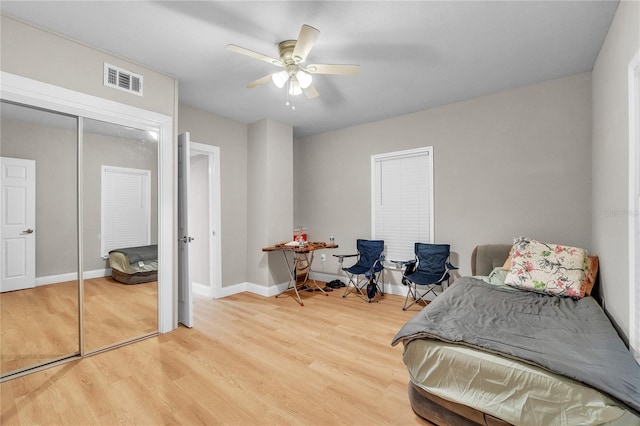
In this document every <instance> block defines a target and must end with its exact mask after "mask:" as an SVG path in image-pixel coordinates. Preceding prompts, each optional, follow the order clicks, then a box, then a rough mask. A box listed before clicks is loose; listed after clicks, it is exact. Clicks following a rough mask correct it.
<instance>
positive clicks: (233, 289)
mask: <svg viewBox="0 0 640 426" xmlns="http://www.w3.org/2000/svg"><path fill="white" fill-rule="evenodd" d="M313 276H314V277H315V279H316V280H317V281H322V282H325V283H328V282H331V281H333V280H340V281H342V282H343V283H345V284H346V283H347V278H346V277H345V276H344V275H335V274H326V273H323V272H315V271H314V272H313ZM380 284H381V285H382V287H383V291H384V292H385V294H394V295H396V296H402V297H405V296H406V295H407V287H406V286H404V285H402V284H391V283H380ZM286 289H287V283H280V284H276V285H271V286H268V287H265V286H263V285H260V284H254V283H249V282H244V283H238V284H234V285H232V286H228V287H222V291H221V293H220V294H217V295H216V296H215V297H216V298H222V297H227V296H232V295H234V294H238V293H242V292H244V291H247V292H250V293H253V294H257V295H259V296H264V297H272V296H276V295H278V294H280V293H282V292H283V291H285V290H286ZM194 291H195V290H194Z"/></svg>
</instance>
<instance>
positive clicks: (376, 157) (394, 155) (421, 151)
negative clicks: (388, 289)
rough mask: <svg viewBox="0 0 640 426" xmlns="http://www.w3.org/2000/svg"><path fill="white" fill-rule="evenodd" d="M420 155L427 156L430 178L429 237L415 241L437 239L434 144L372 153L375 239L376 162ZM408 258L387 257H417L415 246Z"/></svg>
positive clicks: (424, 241) (372, 226) (372, 215)
mask: <svg viewBox="0 0 640 426" xmlns="http://www.w3.org/2000/svg"><path fill="white" fill-rule="evenodd" d="M418 156H427V161H428V167H429V170H428V171H427V175H428V180H429V182H428V183H427V185H428V188H427V190H428V192H429V194H428V202H429V237H428V238H427V239H424V238H419V237H416V240H415V242H422V243H433V242H434V241H435V204H434V198H435V197H434V192H435V183H434V158H433V146H425V147H420V148H414V149H407V150H402V151H393V152H387V153H382V154H373V155H371V236H372V238H373V239H377V238H378V237H377V235H378V232H376V193H377V188H378V182H377V176H376V164H377V163H378V162H384V161H386V160H397V159H401V158H413V157H418ZM387 253H388V249H387V242H386V241H385V254H387ZM407 256H409V257H407V258H406V259H404V258H403V259H391V258H389V257H387V260H388V261H396V260H411V259H413V258H414V257H415V255H414V253H413V246H411V253H410V255H409V254H407Z"/></svg>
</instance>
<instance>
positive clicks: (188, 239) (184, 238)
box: [180, 237, 195, 243]
mask: <svg viewBox="0 0 640 426" xmlns="http://www.w3.org/2000/svg"><path fill="white" fill-rule="evenodd" d="M193 240H195V238H193V237H182V238H180V241H182V242H183V243H190V242H191V241H193Z"/></svg>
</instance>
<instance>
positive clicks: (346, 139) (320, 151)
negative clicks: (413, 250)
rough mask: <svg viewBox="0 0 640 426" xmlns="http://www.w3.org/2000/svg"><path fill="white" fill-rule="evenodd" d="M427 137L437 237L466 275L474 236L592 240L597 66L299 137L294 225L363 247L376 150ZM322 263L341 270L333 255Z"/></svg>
mask: <svg viewBox="0 0 640 426" xmlns="http://www.w3.org/2000/svg"><path fill="white" fill-rule="evenodd" d="M380 107H381V108H384V105H381V106H380ZM421 146H433V147H434V170H435V173H434V181H435V182H434V183H435V242H438V243H450V244H451V246H452V247H451V248H452V251H453V252H454V256H453V258H454V262H455V263H457V265H458V266H460V268H461V269H460V273H461V274H462V275H468V274H470V272H471V271H470V257H471V251H472V249H473V247H474V246H475V245H477V244H486V243H511V242H512V240H513V238H514V237H517V236H519V235H524V236H530V237H532V238H536V239H540V240H544V241H549V242H557V243H562V244H567V245H576V246H580V247H584V248H586V249H590V245H591V238H590V230H591V213H590V208H591V203H590V201H591V75H590V73H583V74H579V75H574V76H570V77H566V78H562V79H558V80H553V81H548V82H545V83H542V84H537V85H534V86H529V87H524V88H520V89H516V90H512V91H508V92H504V93H499V94H495V95H491V96H485V97H481V98H477V99H472V100H469V101H465V102H460V103H455V104H451V105H447V106H444V107H440V108H434V109H430V110H426V111H422V112H418V113H414V114H410V115H405V116H400V117H395V118H392V119H388V120H384V121H378V122H374V123H370V124H365V125H361V126H357V127H351V128H347V129H343V130H338V131H333V132H328V133H323V134H319V135H315V136H310V137H307V138H304V139H300V140H296V141H295V144H294V176H295V179H294V182H295V184H294V191H295V197H294V199H295V211H294V221H295V223H296V224H300V225H306V226H307V227H308V231H309V238H310V239H312V240H321V241H322V240H326V239H327V238H328V236H329V234H330V233H333V234H334V235H335V237H336V242H337V243H338V244H339V245H340V248H339V249H338V250H336V252H341V253H349V252H354V250H355V239H356V238H369V237H370V236H371V207H370V204H371V201H370V192H371V183H370V156H371V155H372V154H379V153H384V152H390V151H397V150H403V149H410V148H416V147H421ZM314 267H315V268H314V269H316V270H324V272H327V273H337V271H338V268H337V263H336V262H335V261H334V258H333V257H332V256H327V261H326V262H325V264H322V263H320V262H318V263H316V264H314Z"/></svg>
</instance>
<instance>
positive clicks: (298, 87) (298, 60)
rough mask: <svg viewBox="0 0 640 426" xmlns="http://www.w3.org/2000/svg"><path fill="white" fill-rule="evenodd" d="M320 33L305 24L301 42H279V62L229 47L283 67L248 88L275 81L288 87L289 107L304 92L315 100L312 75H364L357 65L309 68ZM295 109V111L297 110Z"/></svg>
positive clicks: (232, 46) (250, 51)
mask: <svg viewBox="0 0 640 426" xmlns="http://www.w3.org/2000/svg"><path fill="white" fill-rule="evenodd" d="M319 34H320V31H318V30H317V29H316V28H314V27H312V26H310V25H306V24H305V25H303V26H302V28H301V29H300V34H299V35H298V40H285V41H282V42H280V43H278V54H279V56H280V57H279V59H276V58H272V57H270V56H267V55H263V54H262V53H258V52H254V51H253V50H249V49H246V48H244V47H240V46H237V45H235V44H229V45H227V49H228V50H230V51H232V52H236V53H240V54H241V55H245V56H249V57H251V58H255V59H259V60H261V61H264V62H268V63H270V64H273V65H275V66H277V67H280V68H283V70H281V71H277V72H274V73H271V74H268V75H265V76H264V77H262V78H259V79H257V80H254V81H252V82H250V83H249V84H247V87H248V88H250V89H251V88H254V87H257V86H259V85H261V84H265V83H268V82H269V80H271V81H273V83H274V84H275V85H276V86H278V88H283V87H284V86H285V85H286V84H288V88H287V105H289V95H291V96H297V95H299V94H301V93H304V94H305V96H306V97H307V98H308V99H313V98H315V97H317V96H318V95H319V93H318V90H317V89H316V88H315V87H314V85H313V83H312V80H313V77H312V74H331V75H356V74H358V73H359V72H360V65H353V64H310V65H305V60H306V59H307V56H308V55H309V52H310V51H311V49H312V48H313V45H314V44H315V42H316V40H317V39H318V35H319ZM293 108H294V109H295V107H293Z"/></svg>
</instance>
